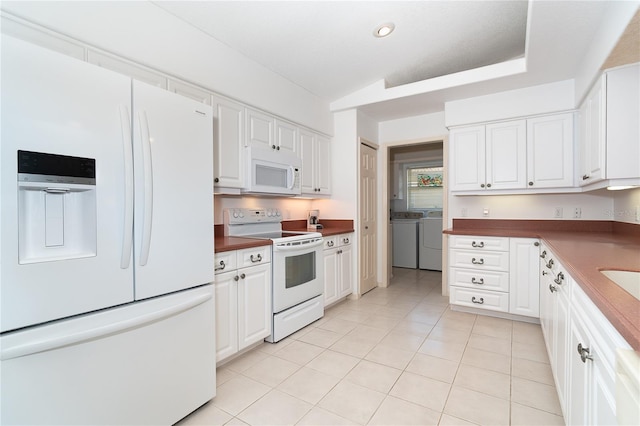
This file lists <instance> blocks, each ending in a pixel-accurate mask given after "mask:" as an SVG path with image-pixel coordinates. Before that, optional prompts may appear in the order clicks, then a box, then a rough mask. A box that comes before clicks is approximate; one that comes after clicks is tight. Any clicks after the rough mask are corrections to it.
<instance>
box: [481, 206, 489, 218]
mask: <svg viewBox="0 0 640 426" xmlns="http://www.w3.org/2000/svg"><path fill="white" fill-rule="evenodd" d="M482 216H489V207H485V208H484V209H483V210H482Z"/></svg>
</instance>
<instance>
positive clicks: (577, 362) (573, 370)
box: [558, 312, 591, 425]
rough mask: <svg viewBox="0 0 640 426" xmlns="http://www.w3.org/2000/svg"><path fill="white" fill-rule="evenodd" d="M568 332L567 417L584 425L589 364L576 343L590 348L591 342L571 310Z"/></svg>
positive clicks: (586, 411) (572, 423) (586, 416)
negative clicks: (583, 358) (583, 359)
mask: <svg viewBox="0 0 640 426" xmlns="http://www.w3.org/2000/svg"><path fill="white" fill-rule="evenodd" d="M569 329H570V334H569V347H568V348H567V351H568V359H569V365H568V366H569V390H570V392H571V393H570V394H569V395H568V396H570V399H571V401H570V403H569V404H568V406H569V407H568V408H569V416H568V418H567V420H568V422H567V423H568V424H570V425H586V424H588V423H587V421H588V420H589V416H588V413H589V396H590V395H589V382H590V379H591V369H590V367H591V365H590V361H589V360H588V359H587V360H585V361H586V362H585V361H582V359H581V357H580V354H578V351H577V349H578V345H579V344H580V345H582V347H585V348H590V346H591V342H590V341H589V336H588V335H587V333H586V328H585V326H584V325H583V324H582V321H581V320H580V319H579V318H578V315H577V314H576V312H572V314H571V321H570V327H569ZM558 367H559V366H558Z"/></svg>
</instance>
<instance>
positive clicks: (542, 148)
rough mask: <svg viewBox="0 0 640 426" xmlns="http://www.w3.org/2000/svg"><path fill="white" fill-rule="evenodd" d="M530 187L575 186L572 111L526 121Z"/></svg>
mask: <svg viewBox="0 0 640 426" xmlns="http://www.w3.org/2000/svg"><path fill="white" fill-rule="evenodd" d="M527 175H528V177H527V180H528V182H527V186H528V187H530V188H534V189H535V188H555V187H568V186H573V114H572V113H566V114H558V115H551V116H545V117H538V118H532V119H529V120H527Z"/></svg>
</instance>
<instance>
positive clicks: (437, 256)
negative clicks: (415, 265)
mask: <svg viewBox="0 0 640 426" xmlns="http://www.w3.org/2000/svg"><path fill="white" fill-rule="evenodd" d="M418 235H419V236H418V238H419V244H418V246H419V248H418V252H419V256H418V257H419V260H420V261H419V264H420V269H430V270H432V271H442V210H441V209H434V210H427V211H426V212H425V213H424V217H423V218H422V219H420V224H419V232H418Z"/></svg>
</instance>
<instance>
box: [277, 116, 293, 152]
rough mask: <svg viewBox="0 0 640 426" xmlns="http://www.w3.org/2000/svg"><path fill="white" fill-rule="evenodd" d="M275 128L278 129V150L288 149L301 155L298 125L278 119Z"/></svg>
mask: <svg viewBox="0 0 640 426" xmlns="http://www.w3.org/2000/svg"><path fill="white" fill-rule="evenodd" d="M275 129H276V137H275V141H276V145H275V149H276V151H288V152H290V153H292V154H296V155H299V153H298V151H299V148H298V133H299V129H298V127H297V126H295V125H294V124H291V123H288V122H286V121H282V120H277V119H276V121H275ZM272 148H273V147H272Z"/></svg>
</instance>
